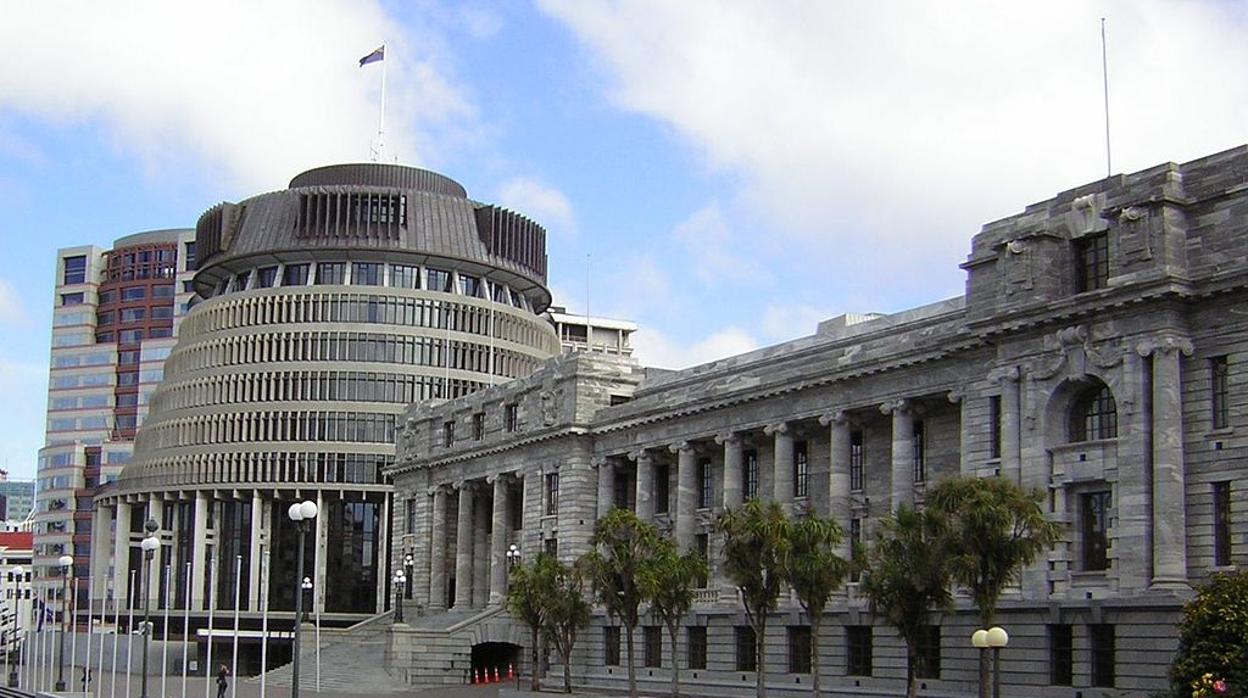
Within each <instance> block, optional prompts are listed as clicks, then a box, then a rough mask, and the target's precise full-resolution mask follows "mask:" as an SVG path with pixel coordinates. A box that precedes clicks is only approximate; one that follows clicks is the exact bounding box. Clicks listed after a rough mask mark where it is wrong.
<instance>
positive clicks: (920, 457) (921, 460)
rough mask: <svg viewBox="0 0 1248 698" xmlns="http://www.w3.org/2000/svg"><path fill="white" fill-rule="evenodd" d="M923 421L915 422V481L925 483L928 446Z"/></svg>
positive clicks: (917, 420)
mask: <svg viewBox="0 0 1248 698" xmlns="http://www.w3.org/2000/svg"><path fill="white" fill-rule="evenodd" d="M923 436H924V434H923V420H921V419H916V420H914V436H913V450H914V458H913V460H914V481H915V482H924V481H925V480H927V446H926V443H925V439H924V438H923Z"/></svg>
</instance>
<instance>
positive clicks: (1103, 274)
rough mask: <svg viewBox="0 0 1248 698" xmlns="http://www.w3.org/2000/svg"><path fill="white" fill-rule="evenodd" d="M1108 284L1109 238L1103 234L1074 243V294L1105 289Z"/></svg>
mask: <svg viewBox="0 0 1248 698" xmlns="http://www.w3.org/2000/svg"><path fill="white" fill-rule="evenodd" d="M1108 282H1109V238H1108V237H1107V236H1106V235H1105V233H1100V234H1098V235H1085V236H1083V237H1081V238H1079V239H1078V240H1076V241H1075V293H1084V292H1085V291H1094V290H1096V289H1098V288H1105V286H1106V284H1107V283H1108Z"/></svg>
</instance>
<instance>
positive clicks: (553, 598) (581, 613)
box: [542, 556, 590, 693]
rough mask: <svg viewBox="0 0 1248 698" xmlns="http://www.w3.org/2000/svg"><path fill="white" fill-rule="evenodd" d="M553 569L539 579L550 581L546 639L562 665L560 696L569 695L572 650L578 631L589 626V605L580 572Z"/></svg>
mask: <svg viewBox="0 0 1248 698" xmlns="http://www.w3.org/2000/svg"><path fill="white" fill-rule="evenodd" d="M546 559H547V560H549V561H551V562H553V564H554V568H553V569H552V570H550V571H549V572H548V573H546V574H544V575H542V578H543V579H549V581H550V585H551V586H550V589H549V590H548V591H547V593H546V594H545V597H546V606H547V609H546V625H545V628H544V633H545V635H546V639H547V640H548V641H549V642H550V643H551V644H553V645H554V646H555V649H557V650H559V656H560V658H561V659H562V661H563V692H564V693H571V692H572V648H573V647H575V646H576V638H577V636H578V635H579V634H580V631H581V630H582V629H583V628H584V627H585V626H587V625H589V612H590V608H589V603H588V602H587V601H585V595H584V594H583V593H582V592H583V588H584V585H583V583H582V576H581V572H580V570H578V569H576V568H569V567H566V566H564V565H563V564H561V563H559V562H556V561H554V559H553V558H550V557H549V556H547V557H546Z"/></svg>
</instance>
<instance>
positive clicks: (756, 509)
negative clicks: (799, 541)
mask: <svg viewBox="0 0 1248 698" xmlns="http://www.w3.org/2000/svg"><path fill="white" fill-rule="evenodd" d="M719 528H720V530H721V531H723V533H724V563H723V569H724V574H726V575H727V576H728V578H729V579H731V580H732V581H733V583H734V584H736V586H737V589H739V590H740V592H741V599H742V602H743V603H744V604H745V616H746V618H747V619H748V620H749V622H750V626H751V627H752V628H753V629H754V649H755V659H754V661H755V670H756V676H757V684H756V687H755V691H756V693H757V696H758V698H764V697H765V696H766V695H767V683H766V681H767V665H766V652H765V651H764V648H765V647H766V633H767V616H768V614H770V613H772V612H773V611H775V610H776V600H777V598H778V597H779V596H780V588H781V586H782V585H783V583H784V561H785V560H786V559H787V557H788V550H789V539H788V535H787V531H788V528H789V519H788V517H787V516H786V515H785V513H784V510H783V509H782V508H781V507H780V504H778V503H777V502H767V503H765V504H764V503H762V502H760V501H758V500H756V499H753V500H750V501H748V502H746V503H745V504H743V505H742V506H740V507H737V508H735V509H729V510H727V511H725V512H724V515H723V516H722V517H721V518H720V520H719Z"/></svg>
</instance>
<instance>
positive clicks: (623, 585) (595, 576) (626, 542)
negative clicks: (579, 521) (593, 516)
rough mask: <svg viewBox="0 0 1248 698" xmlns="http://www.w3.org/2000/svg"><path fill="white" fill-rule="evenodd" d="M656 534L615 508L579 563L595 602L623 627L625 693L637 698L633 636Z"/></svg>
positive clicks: (630, 514)
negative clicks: (626, 679)
mask: <svg viewBox="0 0 1248 698" xmlns="http://www.w3.org/2000/svg"><path fill="white" fill-rule="evenodd" d="M659 540H660V536H659V532H658V529H656V528H655V527H654V524H651V523H648V522H645V521H642V520H641V519H639V518H637V515H636V514H634V513H633V512H631V511H628V510H626V509H619V508H615V509H612V510H611V511H610V512H608V513H607V515H606V516H604V517H603V518H601V519H599V520H598V523H597V524H596V525H595V526H594V535H593V537H592V538H591V539H590V543H591V544H592V545H593V546H594V548H593V549H592V550H590V551H589V552H588V553H586V554H585V555H584V556H583V557H582V558H581V561H580V564H581V566H582V569H583V570H584V572H585V576H586V578H587V579H588V580H589V583H590V586H591V588H592V589H593V591H594V596H595V597H596V598H597V600H598V603H600V604H602V606H603V608H604V609H605V610H606V612H607V615H608V616H609V617H611V618H612V619H614V620H616V621H618V622H619V623H620V625H622V626H623V627H624V634H625V644H626V647H627V653H628V694H629V695H630V696H633V697H634V698H635V697H636V695H637V668H636V662H635V661H634V656H635V655H634V642H633V635H634V631H635V630H636V628H637V624H638V623H639V622H640V612H639V609H640V607H641V604H642V602H643V601H644V600H645V594H644V592H643V590H642V588H641V586H640V585H639V583H638V581H639V578H640V577H644V576H645V575H646V574H648V573H649V570H650V568H651V567H652V566H653V565H654V552H655V548H656V547H657V546H658V545H659Z"/></svg>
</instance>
